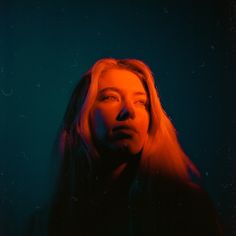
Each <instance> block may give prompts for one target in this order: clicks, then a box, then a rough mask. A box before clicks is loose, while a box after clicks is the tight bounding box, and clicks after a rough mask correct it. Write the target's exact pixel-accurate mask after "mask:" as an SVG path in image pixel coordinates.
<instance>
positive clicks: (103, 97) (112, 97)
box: [101, 95, 119, 101]
mask: <svg viewBox="0 0 236 236" xmlns="http://www.w3.org/2000/svg"><path fill="white" fill-rule="evenodd" d="M101 100H102V101H105V100H113V101H114V100H116V101H118V100H119V98H118V97H116V96H112V95H104V96H102V97H101Z"/></svg>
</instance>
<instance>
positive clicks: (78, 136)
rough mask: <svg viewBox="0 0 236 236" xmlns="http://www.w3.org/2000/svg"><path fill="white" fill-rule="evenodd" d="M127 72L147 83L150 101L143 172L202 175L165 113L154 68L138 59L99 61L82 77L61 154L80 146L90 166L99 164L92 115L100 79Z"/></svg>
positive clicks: (70, 108)
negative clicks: (113, 72)
mask: <svg viewBox="0 0 236 236" xmlns="http://www.w3.org/2000/svg"><path fill="white" fill-rule="evenodd" d="M114 68H116V69H126V70H129V71H131V72H133V73H135V74H136V75H137V76H138V77H139V78H140V79H141V81H142V82H143V84H144V87H145V89H146V90H147V93H148V96H149V101H150V107H149V112H150V126H149V133H148V139H147V140H146V143H145V145H144V148H143V151H142V157H141V163H140V168H141V169H142V170H144V171H146V172H148V173H150V174H154V175H155V174H158V173H159V174H160V173H161V174H164V175H167V176H173V177H175V178H179V179H182V180H184V181H188V180H190V176H189V171H191V172H192V173H194V174H196V175H198V174H199V173H198V170H197V169H196V168H195V166H194V165H193V163H192V162H191V161H190V160H189V158H188V157H187V156H186V154H185V153H184V151H183V150H182V148H181V146H180V144H179V142H178V139H177V136H176V130H175V128H174V126H173V124H172V123H171V121H170V119H169V118H168V116H167V114H166V113H165V111H164V109H163V107H162V105H161V102H160V97H159V94H158V91H157V89H156V87H155V81H154V78H153V76H152V72H151V70H150V68H149V67H148V66H147V65H146V64H145V63H143V62H142V61H140V60H137V59H113V58H105V59H100V60H98V61H97V62H96V63H95V64H94V65H93V66H92V68H91V69H90V70H89V71H88V72H87V73H86V74H85V75H84V76H83V77H82V80H81V81H80V82H79V84H78V85H77V87H76V88H75V90H74V93H73V95H72V98H71V101H70V103H69V106H68V108H67V112H66V115H65V119H64V128H63V132H62V135H61V151H62V153H63V155H64V154H65V153H67V154H68V152H69V153H71V152H72V151H71V150H73V149H74V148H75V147H76V146H77V148H78V147H79V149H80V150H83V151H84V152H85V156H86V158H87V159H88V162H89V163H90V164H92V163H93V160H94V159H96V160H99V154H98V152H97V150H96V148H95V146H94V144H93V142H92V138H91V129H90V122H89V120H90V111H91V107H92V105H93V104H94V102H95V99H96V96H97V88H98V79H99V77H100V76H101V75H102V73H104V71H106V70H109V69H114Z"/></svg>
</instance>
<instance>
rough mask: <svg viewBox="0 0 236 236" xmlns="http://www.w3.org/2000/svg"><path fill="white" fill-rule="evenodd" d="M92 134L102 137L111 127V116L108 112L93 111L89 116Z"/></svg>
mask: <svg viewBox="0 0 236 236" xmlns="http://www.w3.org/2000/svg"><path fill="white" fill-rule="evenodd" d="M91 117H92V118H91V124H92V132H93V133H95V134H96V135H98V136H104V135H105V134H106V133H107V132H108V131H109V128H110V126H111V120H112V118H111V115H110V114H109V112H107V111H104V110H101V109H95V110H94V111H93V113H92V116H91Z"/></svg>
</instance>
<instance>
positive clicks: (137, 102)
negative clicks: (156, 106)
mask: <svg viewBox="0 0 236 236" xmlns="http://www.w3.org/2000/svg"><path fill="white" fill-rule="evenodd" d="M135 103H136V104H139V105H143V106H146V101H145V100H137V101H135Z"/></svg>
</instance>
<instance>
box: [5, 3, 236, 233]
mask: <svg viewBox="0 0 236 236" xmlns="http://www.w3.org/2000/svg"><path fill="white" fill-rule="evenodd" d="M235 9H236V8H235V4H234V2H233V1H232V2H230V1H228V2H227V1H225V2H223V1H222V2H221V3H220V2H217V1H210V0H205V1H187V0H186V1H170V0H168V1H150V0H149V1H129V2H125V1H119V2H112V1H109V2H108V1H107V2H99V3H98V2H97V3H95V2H92V1H91V2H89V1H85V2H83V3H82V2H80V1H74V2H73V1H62V0H61V1H55V2H53V1H45V2H43V1H36V0H32V1H5V2H4V1H3V2H2V1H1V2H0V107H1V109H0V235H3V236H13V235H14V236H18V235H26V232H27V231H28V227H29V222H30V218H31V216H32V214H33V213H34V212H35V211H38V210H40V209H43V208H44V207H45V204H46V202H47V200H48V198H49V196H50V193H51V191H52V186H53V177H54V174H55V169H56V168H55V166H54V164H55V163H54V161H55V160H52V157H51V149H52V145H53V142H54V140H55V137H56V134H57V130H58V127H59V125H60V124H61V121H62V117H63V114H64V112H65V108H66V105H67V103H68V100H69V97H70V94H71V92H72V90H73V88H74V86H75V85H76V83H77V82H78V80H79V78H80V76H81V75H82V74H83V73H84V72H86V71H87V70H88V69H89V68H90V66H91V65H92V64H93V63H94V62H95V61H96V60H98V59H100V58H102V57H115V58H137V59H141V60H143V61H144V62H146V63H147V64H148V65H149V66H150V67H151V69H152V71H153V73H154V76H155V79H156V83H157V87H158V89H159V92H160V96H161V101H162V103H163V106H164V108H165V110H166V112H167V113H168V114H169V116H170V117H171V120H172V121H173V123H174V125H175V127H176V129H177V132H178V137H179V139H180V142H181V144H182V146H183V148H184V150H185V151H186V153H187V154H188V155H189V157H190V158H191V160H192V161H193V162H194V163H195V164H196V165H197V166H198V168H199V169H200V171H201V173H202V184H203V186H204V188H205V189H206V190H207V191H208V193H209V195H210V197H211V199H212V201H213V202H214V204H215V206H216V208H217V210H218V212H219V215H220V218H221V220H222V222H223V223H224V225H225V230H226V232H227V235H236V234H235V232H236V229H235V225H234V223H235V217H236V216H235V208H236V204H235V202H234V198H235V195H236V194H235V174H234V171H233V168H234V163H235V161H234V159H233V157H234V154H235V149H234V140H235V133H234V131H235V130H234V128H235V119H234V118H235V105H234V99H235V89H234V87H233V86H234V85H235V81H234V80H235V69H234V61H235V52H236V51H235V44H234V42H235V32H236V30H235V21H234V20H235Z"/></svg>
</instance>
